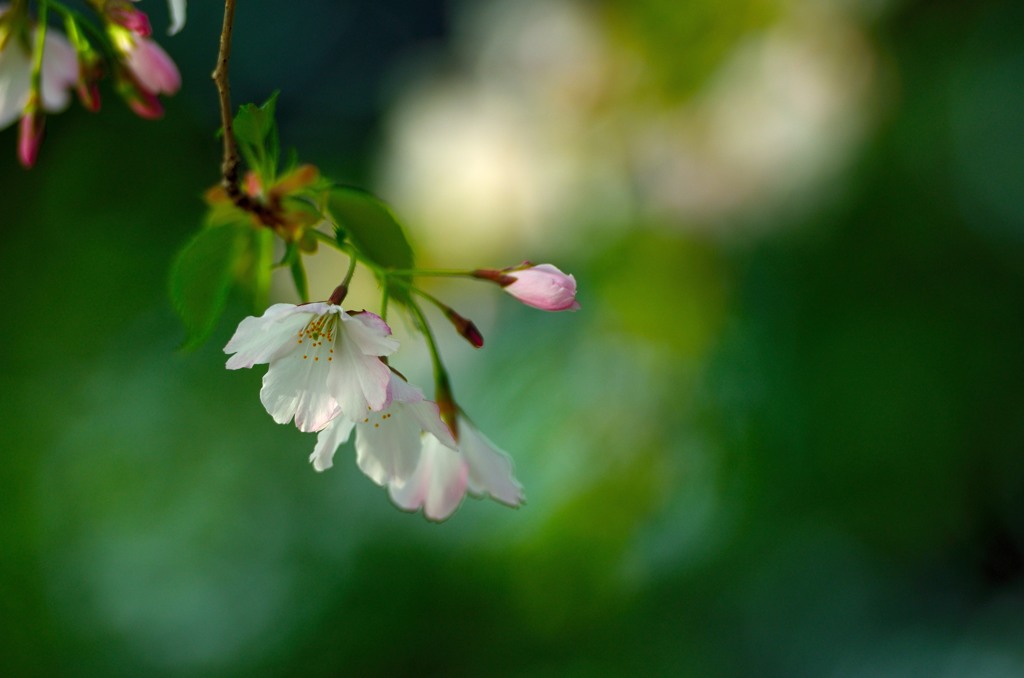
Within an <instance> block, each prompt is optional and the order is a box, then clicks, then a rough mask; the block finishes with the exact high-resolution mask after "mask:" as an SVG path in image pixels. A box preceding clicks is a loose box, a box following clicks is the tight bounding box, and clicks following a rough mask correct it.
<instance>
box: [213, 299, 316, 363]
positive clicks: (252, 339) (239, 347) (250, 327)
mask: <svg viewBox="0 0 1024 678" xmlns="http://www.w3.org/2000/svg"><path fill="white" fill-rule="evenodd" d="M313 315H314V314H313V313H310V312H308V311H307V310H306V309H305V307H299V306H295V305H294V304H274V305H273V306H271V307H270V308H268V309H267V310H266V312H264V314H263V315H261V316H260V317H259V318H255V317H253V316H249V317H248V318H246V319H245V320H243V321H242V322H240V323H239V324H238V329H237V330H235V334H234V336H232V337H231V340H230V341H228V343H227V346H225V347H224V352H225V353H234V354H235V355H233V356H231V357H230V358H228V362H227V368H228V369H229V370H237V369H239V368H242V367H252V366H253V365H257V364H261V363H269V362H270V361H272V360H274V359H275V358H279V357H281V356H282V355H284V354H285V353H287V352H289V351H294V350H296V349H298V348H301V346H300V345H299V343H298V339H299V337H298V333H299V330H301V329H302V328H303V327H305V326H306V324H307V323H308V322H309V321H310V320H311V319H312V318H313Z"/></svg>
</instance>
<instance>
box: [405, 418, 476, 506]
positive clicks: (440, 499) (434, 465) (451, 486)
mask: <svg viewBox="0 0 1024 678" xmlns="http://www.w3.org/2000/svg"><path fill="white" fill-rule="evenodd" d="M467 480H468V469H467V468H466V462H465V461H464V460H463V459H462V457H461V456H460V455H459V454H458V453H457V452H453V451H452V450H449V449H448V448H447V447H445V446H444V445H442V444H441V443H440V441H439V440H437V438H435V437H434V436H430V435H427V436H424V437H423V447H422V449H421V451H420V461H419V464H418V465H417V467H416V470H415V472H414V473H413V474H412V476H411V477H410V478H409V479H408V480H407V481H406V482H405V483H404V484H402V485H398V484H396V483H391V484H390V485H388V494H389V496H390V497H391V501H393V502H394V503H395V505H396V506H398V507H399V508H402V509H405V510H406V511H415V510H417V509H419V508H420V507H422V508H423V515H424V516H426V517H427V518H428V519H430V520H434V521H438V522H440V521H442V520H445V519H446V518H448V516H450V515H451V514H452V513H453V512H454V511H455V509H457V508H458V507H459V503H460V502H461V501H462V497H463V496H464V495H465V494H466V482H467Z"/></svg>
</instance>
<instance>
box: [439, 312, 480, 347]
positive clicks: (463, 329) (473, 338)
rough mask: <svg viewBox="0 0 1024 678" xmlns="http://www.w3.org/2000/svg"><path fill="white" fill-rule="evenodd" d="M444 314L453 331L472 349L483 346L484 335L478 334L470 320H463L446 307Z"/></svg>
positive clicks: (478, 331)
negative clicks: (453, 328) (470, 345)
mask: <svg viewBox="0 0 1024 678" xmlns="http://www.w3.org/2000/svg"><path fill="white" fill-rule="evenodd" d="M444 314H445V317H447V318H448V320H450V321H451V323H452V325H454V326H455V330H456V331H457V332H458V333H459V334H461V335H462V337H463V339H465V340H466V341H468V342H469V343H470V344H472V345H473V348H481V347H482V346H483V345H484V335H482V334H480V330H478V329H477V327H476V325H475V324H474V323H473V321H472V320H470V319H468V318H464V317H463V316H461V315H459V314H458V313H456V312H455V311H453V310H452V309H451V308H447V307H446V308H445V310H444Z"/></svg>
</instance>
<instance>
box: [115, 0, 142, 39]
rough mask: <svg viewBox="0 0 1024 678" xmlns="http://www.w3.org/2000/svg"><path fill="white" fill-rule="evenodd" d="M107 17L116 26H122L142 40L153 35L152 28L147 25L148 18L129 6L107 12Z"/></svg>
mask: <svg viewBox="0 0 1024 678" xmlns="http://www.w3.org/2000/svg"><path fill="white" fill-rule="evenodd" d="M107 16H108V17H110V20H111V21H113V22H114V23H115V24H117V25H118V26H123V27H124V28H127V29H128V30H129V31H131V32H132V33H134V34H135V35H138V36H140V37H143V38H148V37H149V36H150V35H152V34H153V27H152V26H151V25H150V23H149V17H148V16H146V13H145V12H140V11H139V10H137V9H135V8H134V7H131V6H127V5H125V6H120V7H115V8H113V9H110V10H107Z"/></svg>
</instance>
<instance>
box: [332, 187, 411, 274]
mask: <svg viewBox="0 0 1024 678" xmlns="http://www.w3.org/2000/svg"><path fill="white" fill-rule="evenodd" d="M327 208H328V211H329V212H330V214H331V217H332V219H333V220H334V223H335V224H336V225H337V227H338V228H339V229H342V230H343V231H344V232H345V233H346V234H347V236H348V239H349V240H350V241H351V242H352V243H353V244H354V245H355V246H356V247H357V248H358V249H359V251H360V252H361V253H362V254H363V255H364V256H365V257H366V258H367V259H369V260H370V261H371V262H373V263H374V264H376V265H377V266H380V267H381V268H385V269H387V268H393V269H400V270H402V269H409V268H412V267H413V256H412V247H410V246H409V241H408V240H406V238H405V232H404V231H403V230H402V227H401V225H400V224H399V223H398V221H397V220H396V219H395V217H394V215H393V214H391V210H389V209H388V207H387V205H385V204H384V203H383V202H381V201H380V200H378V199H377V198H375V197H373V196H372V195H370V194H369V193H366V192H365V191H360V190H358V189H354V188H335V189H333V190H331V195H330V199H329V200H328V204H327Z"/></svg>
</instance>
